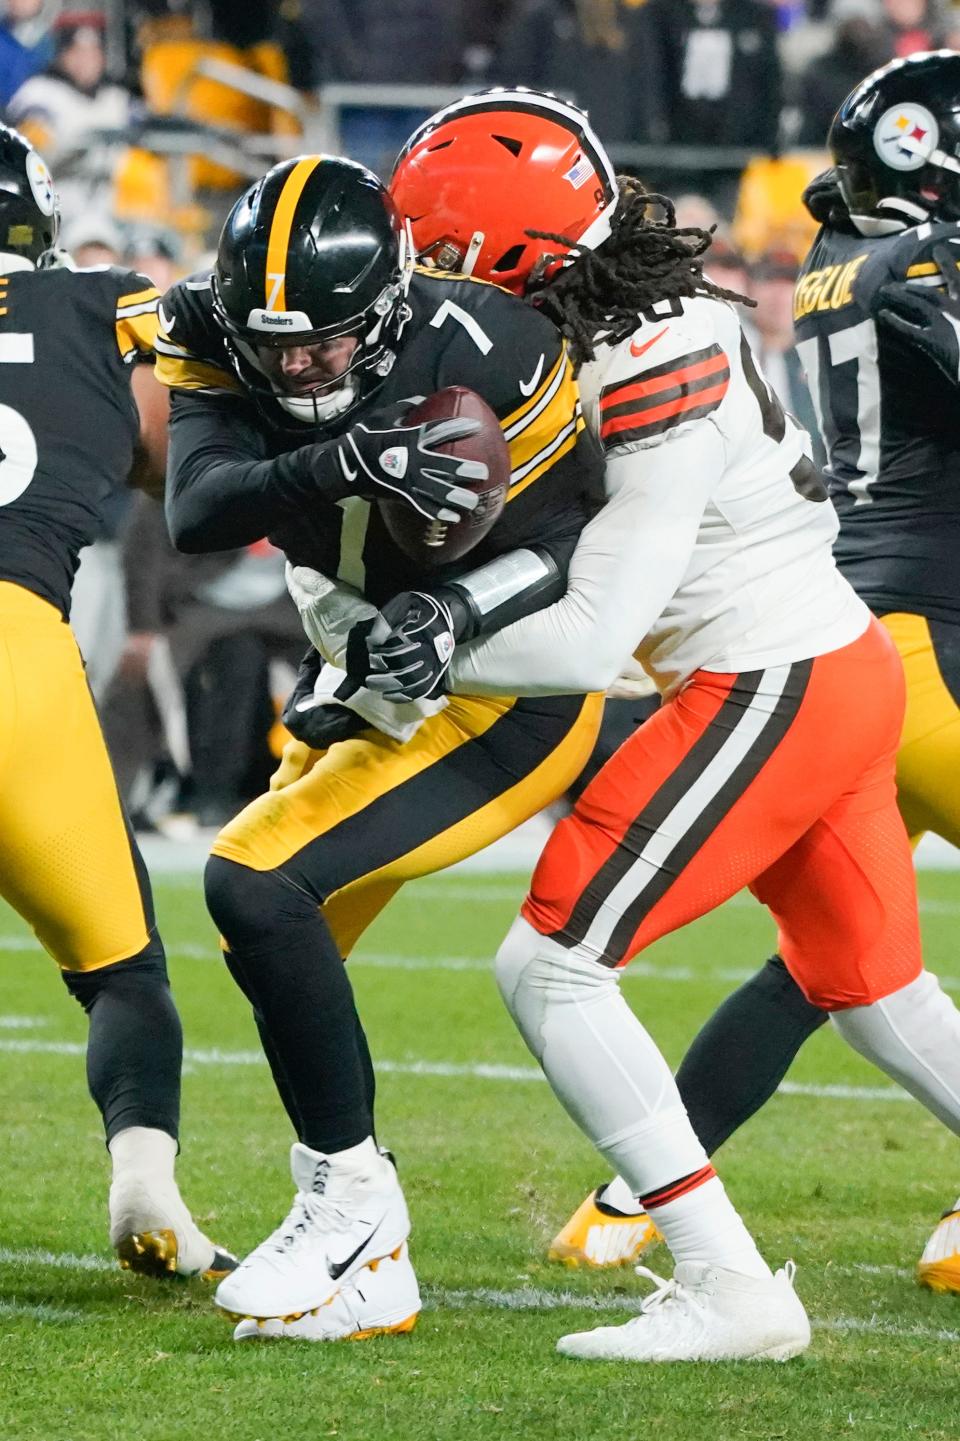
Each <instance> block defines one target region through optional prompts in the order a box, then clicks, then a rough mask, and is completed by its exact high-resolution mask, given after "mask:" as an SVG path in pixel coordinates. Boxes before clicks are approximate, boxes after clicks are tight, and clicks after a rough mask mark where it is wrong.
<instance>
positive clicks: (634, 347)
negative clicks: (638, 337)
mask: <svg viewBox="0 0 960 1441" xmlns="http://www.w3.org/2000/svg"><path fill="white" fill-rule="evenodd" d="M669 329H670V327H669V325H665V326H664V327H663V329H662V330H661V331H658V333H657V334H656V335H655V336H654V337H653V339H652V340H648V341H646V342H645V343H644V344H643V345H638V344H637V342H636V341H635V340H631V342H630V354H631V355H635V356H637V357H639V356H641V355H643V354H645V352H646V351H648V350H649V349H650V347H651V345H656V343H657V341H658V340H662V339H663V337H664V336H665V335H666V333H667V331H668V330H669Z"/></svg>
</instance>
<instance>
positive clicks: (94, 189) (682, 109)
mask: <svg viewBox="0 0 960 1441" xmlns="http://www.w3.org/2000/svg"><path fill="white" fill-rule="evenodd" d="M0 15H2V19H0V106H2V108H3V115H4V118H5V119H6V120H7V121H8V122H9V123H11V124H14V125H16V126H17V127H18V128H20V129H21V130H22V131H23V132H24V133H25V134H27V135H28V137H29V138H30V139H31V140H32V141H33V142H34V144H36V145H37V147H38V148H39V149H40V150H41V151H42V153H43V154H44V156H45V158H46V159H47V161H48V162H49V164H50V166H51V168H52V170H53V172H54V175H55V177H56V180H57V185H58V190H59V192H60V196H61V205H62V211H63V222H64V223H63V231H62V242H63V245H64V248H65V249H67V250H68V251H69V253H70V254H71V256H72V257H73V259H74V261H75V262H76V263H77V264H80V265H93V264H104V263H119V264H124V265H129V266H131V267H133V268H135V269H137V270H139V271H142V272H143V273H145V274H146V275H148V276H149V277H150V278H151V279H152V280H153V281H154V282H155V283H156V284H157V285H158V286H159V287H160V288H161V289H164V288H166V286H167V285H169V284H170V283H171V282H172V281H173V280H174V279H176V278H178V277H179V276H180V275H183V274H185V273H188V272H190V271H192V270H195V269H198V268H202V267H203V266H205V265H208V264H209V258H210V251H211V247H213V246H214V245H215V243H216V237H217V234H218V231H219V227H220V224H221V223H222V220H223V217H224V216H225V214H226V212H227V210H228V209H229V207H230V205H231V204H232V202H233V200H234V199H235V198H236V196H237V194H238V193H239V192H240V191H241V190H242V189H243V188H244V187H245V186H246V185H247V184H248V183H249V182H250V181H251V180H252V179H255V178H256V177H257V176H259V175H260V174H262V173H263V172H264V171H265V170H266V169H267V168H268V167H269V166H270V165H271V164H273V163H275V162H276V161H277V160H279V159H282V158H285V157H286V156H289V155H295V154H298V153H301V152H302V151H315V150H327V151H333V152H335V153H342V154H347V155H350V156H352V157H353V158H355V159H357V160H361V161H363V162H364V163H366V164H368V165H370V166H371V167H372V168H373V169H374V170H376V171H378V173H380V174H381V175H382V176H384V178H386V177H388V176H389V172H390V167H391V164H392V161H393V158H394V156H395V155H396V152H397V149H398V148H399V146H400V145H401V144H402V142H403V140H404V139H405V138H406V136H407V135H408V134H409V133H410V132H411V130H412V129H413V128H414V127H415V126H416V125H417V124H419V123H420V121H421V120H423V119H424V118H425V117H426V116H427V115H428V114H430V113H431V112H432V111H434V110H435V109H437V108H439V106H441V105H443V104H445V103H447V102H448V101H449V100H452V99H454V98H456V96H457V95H459V94H462V93H463V92H464V91H466V90H476V89H480V88H483V87H484V86H487V85H494V84H509V85H517V84H526V85H531V86H534V87H536V88H538V89H544V90H552V91H556V92H558V93H561V94H563V95H566V96H571V97H573V98H574V99H576V100H577V101H578V102H579V103H580V104H581V105H583V106H584V107H585V108H586V109H587V110H588V111H589V112H590V116H591V120H592V122H593V124H594V126H595V128H596V129H597V131H598V133H599V134H600V136H601V138H602V139H603V140H604V142H605V143H606V144H607V146H608V148H609V149H610V151H611V153H612V155H613V157H614V160H615V161H616V162H617V164H618V166H619V167H620V169H621V170H623V171H625V172H629V173H632V174H635V175H639V176H640V177H641V178H642V179H643V180H644V182H645V183H646V184H647V185H648V187H649V188H651V189H654V190H658V191H665V192H667V193H668V194H670V195H672V196H673V197H674V199H675V200H676V202H677V210H678V223H680V224H682V225H693V226H700V227H702V228H704V229H709V228H710V227H712V226H716V236H715V244H714V249H713V251H712V257H711V263H710V265H709V267H708V268H709V271H710V273H711V274H712V275H713V277H714V278H715V279H716V280H718V281H719V282H720V283H722V284H724V285H726V286H727V287H729V288H730V289H733V290H736V291H739V292H741V293H744V294H748V295H750V296H752V297H753V298H754V299H755V300H756V301H757V308H756V309H755V310H751V311H745V312H744V323H745V327H746V328H747V329H749V330H750V334H751V340H752V341H753V343H754V346H755V349H756V351H757V354H758V358H759V360H760V363H761V365H762V367H763V369H764V371H765V373H766V375H767V378H768V380H769V381H770V383H771V384H772V385H773V386H774V387H775V388H776V390H777V391H778V392H779V394H780V396H781V398H782V399H783V401H784V404H785V405H786V406H787V407H788V408H789V409H790V410H792V411H793V413H794V414H795V415H797V417H798V418H799V419H800V420H801V421H802V422H803V424H804V425H805V426H807V428H808V429H810V430H811V432H814V433H815V430H816V423H815V418H814V414H813V408H812V405H811V402H810V397H809V394H808V391H807V387H806V382H805V378H804V376H803V373H802V370H801V367H800V363H799V360H798V357H797V354H796V351H795V349H794V346H793V325H792V293H793V285H794V280H795V276H796V271H797V265H798V262H799V260H800V258H801V257H802V255H803V253H804V251H805V249H806V247H807V245H808V243H809V241H810V238H811V236H812V232H813V225H812V222H811V221H810V219H809V217H808V216H807V215H806V213H805V212H804V210H803V208H802V205H801V203H800V196H801V193H802V191H803V188H804V186H805V184H806V183H807V181H808V180H809V179H810V178H812V176H813V175H814V174H816V173H817V172H818V170H820V169H822V168H823V166H824V164H825V156H824V141H825V137H826V133H827V129H828V127H829V124H830V120H831V118H832V116H833V114H834V111H835V110H836V108H837V106H838V104H839V103H840V101H841V100H842V99H843V97H844V96H845V95H846V94H847V93H848V91H849V90H850V89H852V88H853V86H854V85H855V84H856V83H857V82H858V81H859V80H860V79H862V78H863V77H864V76H865V75H866V74H867V73H868V72H869V71H870V70H872V69H874V68H875V67H876V66H878V65H881V64H883V63H884V62H885V61H887V60H889V59H892V58H894V57H896V56H904V55H908V54H912V53H914V52H915V51H919V50H929V49H936V48H940V47H944V46H945V47H950V48H958V49H960V0H958V3H957V4H951V3H949V0H242V3H237V0H101V3H100V4H97V5H91V6H90V7H80V6H75V5H73V4H71V3H69V0H0ZM532 223H533V224H535V217H534V219H533V221H532ZM73 624H74V628H75V629H76V631H77V634H78V638H79V640H80V643H81V648H82V649H83V651H84V655H85V656H86V659H87V663H88V670H89V673H90V677H91V682H92V685H93V688H94V691H95V694H96V695H97V698H98V702H99V704H100V708H101V712H102V715H103V718H104V724H105V728H106V731H107V735H108V739H109V741H110V743H111V748H112V750H113V752H114V759H115V762H116V765H117V770H118V776H119V780H120V785H121V788H122V790H123V793H124V797H125V799H126V801H127V803H128V805H129V806H130V808H131V810H132V811H133V813H134V816H135V819H136V821H137V823H138V824H140V825H141V826H159V827H161V828H163V829H165V830H167V831H168V833H170V834H174V835H181V834H182V835H189V834H191V833H192V832H193V830H194V829H195V828H196V827H197V826H210V825H218V824H220V823H221V822H222V821H223V820H225V819H226V818H227V817H228V816H230V815H232V814H233V813H234V812H235V811H236V810H237V808H238V807H239V806H240V805H241V804H242V803H243V802H244V801H245V800H246V799H247V798H249V797H250V796H252V795H254V794H256V793H257V792H258V791H259V790H261V789H262V788H263V786H264V784H265V781H266V778H267V776H268V775H269V772H270V769H271V767H272V765H273V764H274V763H275V757H276V755H277V754H278V751H279V747H280V746H281V745H282V740H283V733H282V729H281V727H280V726H279V724H278V723H277V721H276V716H277V714H278V705H279V704H280V703H281V702H282V698H283V696H284V695H285V693H286V691H287V690H288V689H289V687H290V685H291V683H292V679H293V674H294V668H295V666H296V662H297V659H298V655H299V653H300V651H301V650H302V648H303V637H302V633H301V631H300V626H299V621H298V620H297V617H296V614H295V612H294V610H293V607H292V604H291V603H290V602H289V601H288V599H287V596H286V591H285V587H284V578H283V559H282V557H281V556H280V554H279V553H278V552H276V551H274V550H273V548H272V547H270V546H269V545H268V544H267V543H266V542H263V543H262V544H261V545H259V546H255V547H251V548H249V549H247V550H245V551H243V552H241V553H236V554H228V555H216V556H209V557H195V556H178V555H176V554H175V553H174V552H173V551H172V549H171V547H170V545H169V541H168V540H167V536H166V530H165V527H164V523H163V515H162V510H161V508H160V507H159V506H158V504H157V503H156V502H155V501H151V500H149V499H147V498H146V497H142V496H139V495H137V496H134V495H132V494H130V495H126V494H125V495H120V496H118V497H117V501H116V506H115V511H114V515H113V519H112V524H111V528H110V533H109V534H108V535H106V536H104V538H103V539H102V540H101V541H100V542H99V543H98V544H97V545H96V546H94V547H92V548H91V550H90V551H89V552H87V553H86V554H85V557H84V562H83V564H82V565H81V570H80V574H79V576H78V581H77V587H76V590H75V597H74V612H73ZM225 698H228V703H226V704H225Z"/></svg>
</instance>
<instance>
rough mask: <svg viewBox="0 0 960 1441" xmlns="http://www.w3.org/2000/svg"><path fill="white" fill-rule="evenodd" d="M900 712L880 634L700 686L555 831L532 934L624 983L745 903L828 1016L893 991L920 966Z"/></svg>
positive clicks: (634, 741) (898, 671)
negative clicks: (740, 895) (692, 927)
mask: <svg viewBox="0 0 960 1441" xmlns="http://www.w3.org/2000/svg"><path fill="white" fill-rule="evenodd" d="M903 709H904V682H903V671H902V668H901V665H900V661H899V658H898V656H897V653H896V651H895V649H894V647H893V644H892V643H891V641H890V638H889V636H888V635H887V634H886V632H885V631H884V630H883V628H882V627H881V626H880V625H879V624H878V623H877V622H876V621H872V622H871V624H870V626H869V627H868V629H867V630H866V632H865V633H864V634H863V635H862V636H861V637H860V638H859V639H858V640H856V641H854V642H853V644H852V645H848V646H845V647H843V648H842V649H841V650H838V651H833V652H832V653H830V654H828V655H824V656H819V657H817V658H816V659H815V660H808V661H799V662H795V663H794V664H792V665H784V666H773V667H769V668H768V669H766V670H764V671H754V672H749V673H746V672H745V673H743V674H740V675H719V674H715V673H713V672H709V671H698V672H697V673H696V674H695V675H694V676H693V678H692V679H691V681H690V683H689V684H688V685H687V686H686V687H685V688H684V689H683V690H682V691H681V692H680V693H679V695H677V696H676V697H675V698H674V699H673V700H671V701H669V702H668V703H667V704H666V705H664V706H663V707H662V708H661V709H660V710H659V711H658V712H657V713H656V714H655V715H654V716H652V717H651V718H650V720H648V721H646V722H645V724H643V725H642V726H640V728H639V729H638V730H637V731H636V732H635V733H634V734H633V735H632V736H631V737H630V739H629V740H627V741H626V742H625V743H624V744H623V745H622V746H621V747H620V749H619V750H618V751H617V752H616V754H615V755H614V756H613V757H612V758H611V759H610V760H609V761H608V762H607V764H606V765H605V766H604V767H603V769H602V770H601V771H600V773H599V774H598V775H597V776H596V778H595V779H594V780H593V781H592V783H591V784H590V785H589V786H588V787H587V789H586V790H585V791H584V793H583V795H582V796H581V797H580V800H579V801H578V803H577V806H576V808H575V810H574V811H573V814H572V815H571V816H569V817H568V818H567V819H566V820H564V821H561V822H560V824H559V825H558V826H557V828H556V830H555V831H554V833H553V835H552V836H551V838H550V840H549V842H548V844H547V847H546V849H545V851H544V853H543V855H542V857H541V859H540V862H539V864H538V866H537V869H536V871H535V873H534V877H533V882H532V886H531V891H530V894H529V896H528V897H527V900H526V902H525V903H524V908H523V914H524V916H525V917H526V919H527V920H528V921H529V922H530V923H531V924H532V925H533V926H535V927H536V929H537V930H538V931H540V932H541V933H542V934H544V935H549V936H552V937H553V938H554V939H555V940H557V941H559V942H560V943H561V944H562V945H565V946H569V947H573V946H579V947H581V948H582V949H583V950H585V951H586V952H587V953H588V954H593V955H594V956H596V958H597V959H598V960H599V961H601V962H603V963H604V964H605V965H609V966H619V965H622V964H625V963H626V961H628V960H629V959H630V958H631V957H632V956H634V955H636V954H637V953H638V952H639V951H641V950H643V949H644V947H645V946H648V945H649V944H650V943H651V941H655V940H657V939H658V938H659V937H660V936H663V935H666V934H667V932H669V931H674V930H676V929H677V928H678V927H680V926H682V925H685V924H686V923H687V922H688V921H692V920H694V919H696V917H697V916H702V915H704V914H705V913H706V912H707V911H710V910H713V908H714V907H715V906H718V905H720V904H721V903H722V902H723V901H725V900H727V899H729V897H730V896H732V895H735V894H736V892H737V891H739V890H740V889H741V888H742V887H744V886H749V887H750V889H751V890H752V891H753V893H754V895H755V896H757V898H758V899H759V900H761V901H762V902H763V903H764V904H765V905H766V906H768V907H769V909H770V911H771V912H772V914H773V916H774V918H775V920H776V921H777V925H778V927H779V933H780V934H779V948H780V954H781V955H782V956H783V958H784V960H785V961H786V963H787V965H788V967H789V968H790V971H791V973H792V975H793V976H794V979H795V980H796V981H797V982H798V984H799V985H800V986H801V988H802V989H803V991H804V993H805V995H806V996H807V997H808V998H809V999H810V1000H811V1001H813V1002H814V1003H815V1004H816V1005H819V1006H823V1007H824V1008H826V1009H830V1010H840V1009H844V1008H846V1007H849V1006H858V1005H865V1004H868V1003H869V1002H871V1001H874V1000H878V999H879V998H880V997H882V996H885V995H889V994H890V993H891V992H892V991H896V990H899V989H900V987H901V986H904V985H906V984H907V983H908V982H909V981H912V980H913V979H914V978H915V977H916V976H917V975H918V974H919V972H920V969H921V964H922V962H921V956H920V934H919V921H918V916H917V901H916V883H915V879H914V873H913V864H912V859H911V853H910V845H909V842H908V840H907V834H906V831H905V829H904V826H903V822H902V820H901V818H900V815H899V813H898V811H897V804H896V787H895V782H894V761H895V757H896V751H897V744H898V741H899V738H900V728H901V724H902V721H903Z"/></svg>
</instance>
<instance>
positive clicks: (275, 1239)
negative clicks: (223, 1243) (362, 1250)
mask: <svg viewBox="0 0 960 1441" xmlns="http://www.w3.org/2000/svg"><path fill="white" fill-rule="evenodd" d="M349 1225H350V1219H349V1217H348V1216H347V1215H345V1213H344V1212H343V1211H341V1210H340V1209H339V1208H338V1207H337V1206H335V1205H334V1204H333V1202H332V1201H328V1200H327V1199H326V1198H325V1197H323V1196H317V1195H315V1194H314V1193H313V1192H312V1191H298V1192H297V1194H296V1196H295V1197H294V1199H293V1205H292V1206H291V1207H290V1210H289V1212H288V1214H287V1216H286V1217H285V1218H284V1220H283V1221H281V1223H280V1225H279V1226H278V1227H277V1229H276V1230H275V1231H273V1232H272V1233H271V1234H270V1235H269V1236H268V1237H267V1239H266V1240H265V1241H264V1242H262V1244H261V1245H260V1246H258V1247H257V1250H258V1251H277V1252H279V1253H280V1254H281V1255H287V1254H289V1252H291V1251H294V1250H296V1249H297V1247H298V1246H300V1245H301V1244H302V1243H303V1242H304V1241H308V1240H311V1239H313V1237H314V1236H315V1235H316V1234H317V1233H318V1232H330V1231H346V1230H347V1228H348V1227H349Z"/></svg>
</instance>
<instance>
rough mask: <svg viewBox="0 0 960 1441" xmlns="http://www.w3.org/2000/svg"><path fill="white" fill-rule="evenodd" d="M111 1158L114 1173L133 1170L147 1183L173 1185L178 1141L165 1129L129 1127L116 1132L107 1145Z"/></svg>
mask: <svg viewBox="0 0 960 1441" xmlns="http://www.w3.org/2000/svg"><path fill="white" fill-rule="evenodd" d="M108 1149H109V1151H110V1157H111V1159H112V1161H113V1174H114V1176H115V1177H116V1176H119V1175H122V1174H125V1173H127V1172H131V1171H132V1172H135V1173H136V1174H137V1175H138V1176H140V1177H141V1178H142V1179H143V1180H144V1182H146V1183H147V1184H148V1185H149V1184H150V1183H159V1184H161V1185H163V1184H165V1185H175V1184H176V1182H175V1181H174V1176H173V1167H174V1162H175V1161H176V1158H177V1143H176V1141H175V1140H174V1139H173V1137H172V1136H168V1135H167V1133H166V1131H157V1130H154V1129H153V1127H151V1126H128V1127H127V1129H126V1130H125V1131H118V1132H117V1134H116V1135H115V1136H114V1138H113V1140H112V1141H111V1142H110V1143H109V1147H108Z"/></svg>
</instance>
